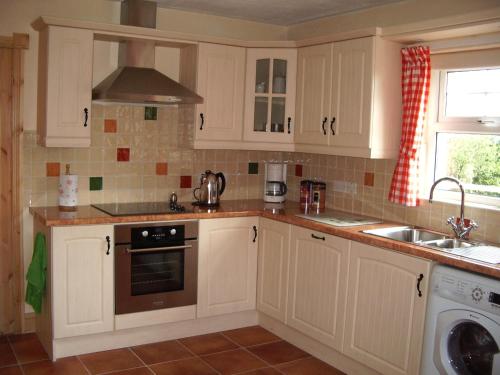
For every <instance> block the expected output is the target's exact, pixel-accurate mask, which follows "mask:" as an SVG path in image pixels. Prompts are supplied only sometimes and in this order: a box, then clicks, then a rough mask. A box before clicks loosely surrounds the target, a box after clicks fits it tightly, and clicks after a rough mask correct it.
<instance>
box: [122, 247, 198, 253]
mask: <svg viewBox="0 0 500 375" xmlns="http://www.w3.org/2000/svg"><path fill="white" fill-rule="evenodd" d="M192 247H193V245H183V246H168V247H147V248H144V249H128V248H127V249H125V251H126V252H127V253H129V254H135V253H146V252H147V253H150V252H153V251H165V250H180V249H190V248H192Z"/></svg>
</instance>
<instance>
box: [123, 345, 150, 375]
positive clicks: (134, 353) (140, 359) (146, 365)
mask: <svg viewBox="0 0 500 375" xmlns="http://www.w3.org/2000/svg"><path fill="white" fill-rule="evenodd" d="M128 350H129V351H130V352H131V353H132V355H135V356H136V357H137V359H138V360H139V361H141V363H142V364H143V365H144V366H145V367H146V368H147V369H148V370H149V372H151V373H152V374H154V372H153V370H151V369H150V368H149V365H148V364H147V363H146V362H144V361H143V360H142V358H141V357H139V356H138V355H137V353H136V352H135V351H134V349H132V347H131V346H129V347H128ZM141 367H143V366H141Z"/></svg>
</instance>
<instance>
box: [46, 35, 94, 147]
mask: <svg viewBox="0 0 500 375" xmlns="http://www.w3.org/2000/svg"><path fill="white" fill-rule="evenodd" d="M93 39H94V38H93V32H92V30H85V29H73V28H64V27H57V26H49V27H48V28H47V29H46V30H44V31H43V32H42V33H41V34H40V47H39V48H40V60H41V61H40V65H39V69H40V70H39V73H38V74H39V75H40V77H39V81H40V83H41V84H40V88H39V98H38V100H39V111H40V113H39V114H38V116H39V117H38V121H39V126H40V128H39V130H40V131H39V134H40V135H41V137H42V139H41V142H42V144H43V145H44V146H48V147H88V146H90V126H91V124H90V118H91V100H92V61H93V59H92V51H93ZM45 63H46V64H45Z"/></svg>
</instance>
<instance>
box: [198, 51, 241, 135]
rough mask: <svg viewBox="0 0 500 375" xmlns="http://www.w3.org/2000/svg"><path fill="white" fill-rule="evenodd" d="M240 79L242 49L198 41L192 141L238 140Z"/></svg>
mask: <svg viewBox="0 0 500 375" xmlns="http://www.w3.org/2000/svg"><path fill="white" fill-rule="evenodd" d="M244 82H245V48H241V47H230V46H223V45H216V44H205V43H200V45H199V50H198V93H199V94H200V95H201V96H202V97H203V104H200V105H197V106H196V107H197V113H196V116H197V118H196V120H197V122H196V135H195V136H196V140H213V141H220V140H233V141H240V140H241V138H242V136H243V97H244V95H245V92H244ZM202 123H203V124H202Z"/></svg>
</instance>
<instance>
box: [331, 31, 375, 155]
mask: <svg viewBox="0 0 500 375" xmlns="http://www.w3.org/2000/svg"><path fill="white" fill-rule="evenodd" d="M373 52H374V38H362V39H353V40H346V41H343V42H338V43H334V45H333V71H332V82H333V83H332V96H331V100H332V101H331V106H330V107H331V111H330V119H329V124H328V132H329V144H330V145H332V146H341V147H361V148H368V147H369V144H370V123H371V108H372V88H373Z"/></svg>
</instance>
